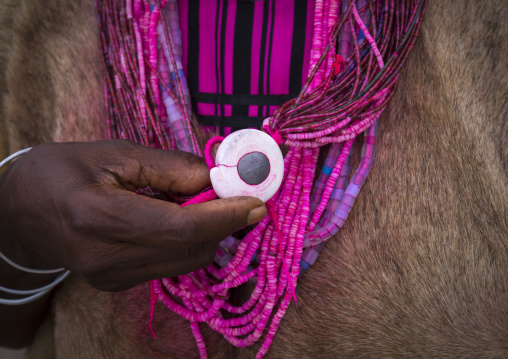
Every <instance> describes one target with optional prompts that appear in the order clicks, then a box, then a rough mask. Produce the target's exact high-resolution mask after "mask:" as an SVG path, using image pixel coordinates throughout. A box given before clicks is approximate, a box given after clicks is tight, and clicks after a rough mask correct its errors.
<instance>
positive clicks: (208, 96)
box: [193, 92, 298, 116]
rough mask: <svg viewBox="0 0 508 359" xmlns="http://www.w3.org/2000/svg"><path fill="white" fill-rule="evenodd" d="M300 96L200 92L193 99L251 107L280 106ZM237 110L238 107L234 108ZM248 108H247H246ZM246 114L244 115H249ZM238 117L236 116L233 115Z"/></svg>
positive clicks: (202, 101)
mask: <svg viewBox="0 0 508 359" xmlns="http://www.w3.org/2000/svg"><path fill="white" fill-rule="evenodd" d="M297 96H298V92H295V93H294V94H289V95H226V94H216V93H209V92H198V93H194V94H193V98H194V100H195V101H196V102H198V103H219V104H223V105H235V106H249V105H259V104H262V105H264V106H280V105H282V104H283V103H284V102H287V101H289V100H291V99H293V98H295V97H297ZM234 108H236V107H234ZM245 108H247V107H245ZM247 114H248V113H244V114H243V115H247ZM233 115H235V116H236V114H233Z"/></svg>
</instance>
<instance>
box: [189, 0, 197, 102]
mask: <svg viewBox="0 0 508 359" xmlns="http://www.w3.org/2000/svg"><path fill="white" fill-rule="evenodd" d="M199 1H200V0H189V14H188V16H189V17H188V23H187V26H188V34H189V40H188V41H189V42H188V44H187V53H188V56H187V84H188V86H189V91H190V92H191V93H192V92H197V91H198V90H199Z"/></svg>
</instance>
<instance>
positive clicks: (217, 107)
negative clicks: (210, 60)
mask: <svg viewBox="0 0 508 359" xmlns="http://www.w3.org/2000/svg"><path fill="white" fill-rule="evenodd" d="M221 3H222V1H221V0H219V1H217V12H216V13H215V92H216V93H219V81H220V78H219V70H220V45H221V42H220V39H219V25H220V24H219V17H220V5H221ZM219 113H220V105H219V104H218V103H217V104H215V115H218V114H219ZM221 115H222V113H221ZM219 126H220V132H221V133H220V134H221V135H223V129H222V126H223V124H222V121H221V123H220V125H219Z"/></svg>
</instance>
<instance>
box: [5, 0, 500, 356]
mask: <svg viewBox="0 0 508 359" xmlns="http://www.w3.org/2000/svg"><path fill="white" fill-rule="evenodd" d="M0 17H1V21H0V49H1V52H0V69H2V71H1V72H0V85H1V86H0V89H1V90H0V91H2V92H1V95H2V100H3V107H2V111H1V115H0V116H2V117H1V119H2V121H1V122H0V136H3V138H4V140H5V141H4V142H3V146H4V147H1V151H3V153H5V152H13V151H14V150H18V149H20V148H23V147H27V146H30V145H35V144H37V143H41V142H47V141H77V140H80V141H81V140H93V139H100V138H105V137H106V130H105V120H104V119H105V105H104V99H103V98H104V94H103V73H102V62H101V58H100V52H99V44H98V35H97V20H96V15H95V11H94V7H93V1H86V2H85V1H62V0H45V1H44V2H42V1H36V0H27V1H22V2H20V1H17V0H16V1H14V0H3V1H1V2H0ZM507 18H508V6H507V4H506V2H505V1H503V0H496V1H488V2H482V1H475V0H467V1H432V0H431V1H429V6H428V9H427V13H426V16H425V19H424V22H423V25H422V28H421V31H420V37H419V39H418V41H417V42H416V45H415V48H414V50H413V52H412V53H411V55H410V57H409V60H408V61H407V63H406V65H405V67H404V69H403V71H402V73H401V76H400V79H399V82H398V86H397V89H396V91H395V94H394V96H393V98H392V99H391V101H390V104H389V106H388V108H387V109H386V111H385V113H384V115H383V116H382V118H381V119H380V125H379V139H378V146H377V148H378V150H377V156H376V160H375V162H374V165H373V168H372V170H371V174H370V176H369V178H368V179H367V181H366V183H365V185H364V187H363V189H362V191H361V193H360V194H359V195H358V198H357V200H356V203H355V206H354V207H353V209H352V211H351V213H350V215H349V218H348V221H347V222H346V224H345V226H344V228H343V229H342V230H341V231H340V232H339V234H338V235H337V236H336V237H335V238H332V239H330V240H329V241H328V243H327V244H326V246H325V248H324V250H323V251H322V254H321V256H320V257H319V259H318V260H317V262H316V264H315V265H314V266H312V267H311V268H310V269H309V270H308V272H307V273H306V274H305V275H303V277H302V278H301V279H300V281H299V284H298V287H297V289H296V292H297V296H298V298H299V300H298V306H296V305H294V304H292V305H291V306H290V308H289V310H288V312H287V314H286V316H285V317H284V319H283V321H282V323H281V327H280V329H279V331H278V333H277V335H276V337H275V340H274V342H273V344H272V347H271V349H270V351H269V353H268V355H267V356H266V357H267V358H348V357H351V358H386V357H406V358H418V357H422V358H429V357H439V358H456V357H460V358H479V357H482V358H506V357H508V341H507V338H508V305H507V303H508V275H507V273H508V251H507V246H508V201H507V199H508V187H507V186H508V182H507V175H508V121H506V119H507V118H508V102H507V99H508V93H507V92H508V46H506V44H507V43H508V23H507V22H506V19H507ZM356 153H357V154H358V153H359V151H356ZM356 161H358V158H357V159H356ZM148 293H149V291H148V287H147V285H140V286H138V287H135V288H133V289H131V290H129V291H127V292H125V293H104V292H98V291H96V290H95V289H93V288H91V287H90V286H89V285H87V284H86V283H84V282H82V281H81V280H79V279H78V278H70V279H69V280H67V281H66V282H65V283H64V284H63V285H62V286H61V288H60V289H59V290H58V292H57V293H56V296H55V299H54V303H53V316H52V318H51V320H50V321H49V322H48V323H46V325H45V327H44V328H42V329H41V331H40V333H39V335H38V337H37V340H36V341H35V343H34V348H37V350H35V349H34V350H31V351H30V357H31V358H51V357H58V358H166V359H167V358H182V357H185V358H197V357H198V353H197V348H196V346H195V343H194V340H193V338H192V335H191V331H190V328H189V325H188V323H187V322H186V321H185V320H183V319H182V318H180V317H178V316H177V315H175V314H173V313H172V312H170V311H169V310H168V309H167V308H165V307H164V305H162V304H161V303H158V304H157V306H156V315H155V321H154V331H155V333H156V334H157V340H154V339H153V338H152V336H151V333H150V330H149V327H148V317H149V314H148V313H149V299H148ZM238 295H239V296H241V293H239V294H238ZM202 329H203V332H204V336H205V339H206V342H207V346H208V350H209V357H210V358H224V357H229V358H253V357H254V354H255V352H256V351H257V349H258V347H259V344H258V345H255V346H253V347H251V348H246V349H238V348H233V347H231V346H230V345H229V344H227V343H226V342H225V340H224V339H222V338H221V337H220V335H218V334H216V333H214V332H212V331H211V330H208V329H207V328H206V326H205V325H203V326H202Z"/></svg>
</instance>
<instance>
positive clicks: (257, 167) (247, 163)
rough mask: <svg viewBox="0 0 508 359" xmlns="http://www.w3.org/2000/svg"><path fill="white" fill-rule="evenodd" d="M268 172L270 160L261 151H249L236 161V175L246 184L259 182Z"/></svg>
mask: <svg viewBox="0 0 508 359" xmlns="http://www.w3.org/2000/svg"><path fill="white" fill-rule="evenodd" d="M269 173H270V161H269V160H268V158H267V157H266V156H265V155H264V154H263V153H261V152H251V153H247V154H246V155H244V156H243V157H242V158H240V161H238V175H239V176H240V178H241V179H242V180H243V181H244V182H245V183H248V184H253V185H256V184H260V183H261V182H263V181H264V180H265V179H266V177H268V174H269Z"/></svg>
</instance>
